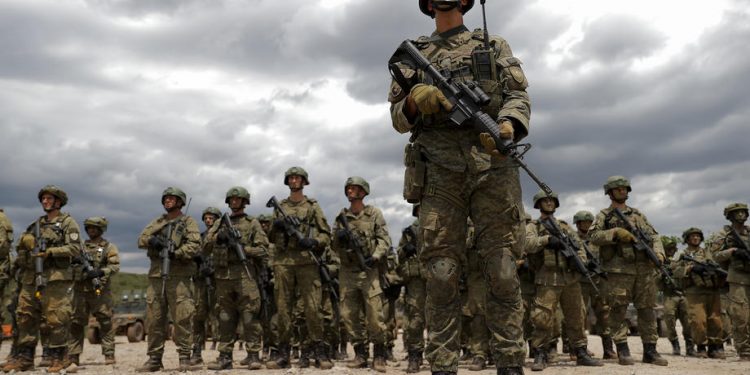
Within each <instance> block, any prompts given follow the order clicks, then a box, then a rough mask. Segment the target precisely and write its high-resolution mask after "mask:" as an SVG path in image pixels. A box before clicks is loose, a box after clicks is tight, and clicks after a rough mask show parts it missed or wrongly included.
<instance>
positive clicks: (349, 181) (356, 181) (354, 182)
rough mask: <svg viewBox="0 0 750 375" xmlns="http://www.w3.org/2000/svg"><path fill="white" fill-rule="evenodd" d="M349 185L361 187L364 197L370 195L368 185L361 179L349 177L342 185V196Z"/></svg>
mask: <svg viewBox="0 0 750 375" xmlns="http://www.w3.org/2000/svg"><path fill="white" fill-rule="evenodd" d="M349 185H355V186H359V187H361V188H362V189H363V190H364V191H365V195H370V184H369V183H368V182H367V180H365V179H364V178H362V177H359V176H351V177H349V178H347V179H346V182H345V183H344V194H345V195H346V187H347V186H349Z"/></svg>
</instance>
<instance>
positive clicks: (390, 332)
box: [381, 294, 398, 348]
mask: <svg viewBox="0 0 750 375" xmlns="http://www.w3.org/2000/svg"><path fill="white" fill-rule="evenodd" d="M381 296H382V297H383V323H384V324H385V345H386V346H387V347H389V348H393V345H394V342H395V341H396V336H397V335H398V332H397V328H396V301H397V300H395V299H389V298H387V297H386V296H385V294H381Z"/></svg>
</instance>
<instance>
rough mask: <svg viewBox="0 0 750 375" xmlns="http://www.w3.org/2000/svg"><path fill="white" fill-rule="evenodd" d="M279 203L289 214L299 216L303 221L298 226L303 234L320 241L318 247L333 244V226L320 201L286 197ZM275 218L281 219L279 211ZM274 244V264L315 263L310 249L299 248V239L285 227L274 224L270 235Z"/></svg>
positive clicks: (275, 213) (296, 264) (295, 264)
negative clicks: (289, 233)
mask: <svg viewBox="0 0 750 375" xmlns="http://www.w3.org/2000/svg"><path fill="white" fill-rule="evenodd" d="M279 205H280V206H281V208H282V209H283V210H284V212H285V213H286V214H287V215H290V216H294V217H297V218H298V219H299V221H300V223H301V225H300V227H299V228H297V229H298V230H299V231H300V233H302V235H303V236H310V237H312V238H314V239H316V240H317V241H318V247H321V248H324V247H326V246H329V245H330V244H331V227H329V226H328V222H327V221H326V217H325V215H324V214H323V209H321V208H320V205H319V204H318V201H316V200H315V199H312V198H308V197H307V196H305V198H304V199H303V200H302V201H300V202H292V201H291V200H289V199H288V198H287V199H284V200H282V201H281V202H279ZM273 218H274V220H276V219H281V216H280V215H279V213H278V212H275V211H274V213H273ZM268 237H269V238H270V239H271V242H272V243H273V244H274V252H275V253H274V257H273V259H271V264H272V265H283V266H299V265H309V264H315V260H314V259H313V258H312V256H310V253H309V252H308V251H305V250H304V249H301V248H299V246H298V245H297V239H296V238H293V237H290V236H287V235H286V233H285V232H284V229H283V228H278V227H275V226H273V227H272V228H271V232H270V234H269V236H268Z"/></svg>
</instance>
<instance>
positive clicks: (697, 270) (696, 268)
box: [690, 263, 707, 276]
mask: <svg viewBox="0 0 750 375" xmlns="http://www.w3.org/2000/svg"><path fill="white" fill-rule="evenodd" d="M706 271H707V270H706V266H704V265H702V264H697V263H696V264H693V266H692V267H690V272H692V273H694V274H696V275H701V276H702V275H705V274H706Z"/></svg>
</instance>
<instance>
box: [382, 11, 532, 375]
mask: <svg viewBox="0 0 750 375" xmlns="http://www.w3.org/2000/svg"><path fill="white" fill-rule="evenodd" d="M473 5H474V1H473V0H420V1H419V8H420V10H421V11H422V13H424V14H425V15H428V16H430V17H434V18H435V26H436V31H435V32H434V33H433V34H432V36H431V37H421V38H420V39H419V40H417V42H416V43H417V45H418V46H419V47H418V48H420V49H421V51H420V52H421V53H422V55H423V56H426V57H427V58H428V59H430V61H431V62H432V64H433V65H434V66H435V68H436V69H438V70H442V69H444V70H448V71H450V72H451V73H452V78H453V79H454V80H456V81H458V82H463V81H467V80H471V81H481V82H483V83H482V88H484V89H485V91H486V94H487V95H488V96H489V98H490V102H489V103H490V104H489V105H487V106H483V107H482V110H483V111H484V112H485V113H486V114H488V115H489V116H490V118H491V121H492V122H495V123H497V128H498V133H499V137H500V138H501V139H503V140H506V141H510V140H512V141H519V140H521V139H523V138H524V137H525V136H526V135H527V134H528V125H529V116H530V103H529V98H528V95H527V94H526V91H525V90H526V87H527V86H528V83H527V81H526V77H525V75H524V73H523V71H522V69H521V67H520V61H519V60H518V59H517V58H514V57H513V55H512V52H511V49H510V47H509V45H508V43H507V42H506V41H505V40H503V39H501V38H499V37H494V36H493V37H492V38H491V43H492V46H491V47H490V50H489V51H488V54H485V55H483V56H485V57H487V59H486V60H483V61H484V64H481V62H480V61H477V63H480V65H482V66H481V67H482V69H481V70H478V69H476V68H475V64H472V52H473V51H474V50H475V49H476V48H481V47H482V46H483V45H484V43H483V41H482V39H483V38H482V36H483V34H484V33H483V32H482V31H481V30H478V31H475V32H473V33H472V32H471V31H469V30H468V29H467V28H466V26H464V24H463V14H464V13H466V12H467V11H469V10H470V9H471V8H472V7H473ZM401 70H402V72H403V73H404V75H406V76H407V77H411V78H410V79H411V80H413V81H416V82H418V83H417V84H415V85H413V86H411V88H409V87H402V86H401V85H400V84H397V83H396V82H394V83H393V84H392V85H391V90H390V93H389V97H388V100H389V102H390V103H391V119H392V122H393V128H394V129H395V130H396V131H398V132H399V133H406V132H411V133H412V140H413V143H411V144H410V145H409V146H408V147H407V150H408V151H407V155H406V158H405V160H406V161H407V162H408V164H409V166H408V167H407V168H408V169H407V176H406V178H405V185H406V186H405V189H404V190H405V191H404V197H405V198H407V200H408V201H410V202H414V201H421V209H420V215H419V227H420V231H421V232H422V233H421V235H420V238H422V239H423V240H424V241H423V243H422V246H423V249H422V254H421V255H420V260H421V261H422V264H423V269H424V270H425V272H426V275H425V277H426V280H427V281H426V286H427V288H426V290H427V298H426V303H425V310H426V316H427V321H428V322H429V324H428V335H429V340H428V343H427V348H426V353H427V358H428V359H429V361H430V365H431V370H432V372H433V373H440V374H451V373H456V372H457V370H458V359H459V350H460V342H459V338H460V337H461V334H460V331H461V327H460V321H461V319H460V316H461V310H460V308H461V304H460V302H461V301H460V298H459V292H458V290H459V278H460V275H461V259H462V257H463V256H464V251H465V240H466V219H467V217H471V219H472V221H473V222H474V225H475V226H476V230H477V233H478V236H477V239H476V244H477V251H478V252H479V254H480V257H481V260H482V263H483V264H485V265H486V268H485V270H486V273H485V282H486V283H487V299H486V303H487V307H486V308H487V311H486V314H487V316H492V317H493V319H489V320H488V322H487V325H488V329H489V330H490V355H492V356H493V358H494V360H495V363H496V366H497V368H498V373H499V374H501V375H502V374H522V373H523V369H522V366H523V361H524V356H525V351H524V348H523V346H524V344H523V330H522V328H521V321H522V318H523V306H522V303H521V294H520V290H519V281H518V275H517V274H516V259H520V258H521V256H522V252H523V242H524V234H525V233H524V227H523V225H522V218H523V208H522V205H521V186H520V183H519V176H518V168H517V166H516V163H514V162H513V161H512V160H509V159H506V158H503V157H502V156H501V155H500V153H499V152H498V151H497V149H496V143H495V142H494V141H493V140H492V138H491V137H490V135H489V133H483V132H479V131H477V130H475V129H473V128H471V126H465V127H457V126H455V125H454V124H453V123H452V122H451V120H450V119H449V113H450V112H449V111H450V110H451V109H452V107H453V105H452V104H451V103H450V102H449V101H448V100H447V99H446V97H445V95H444V94H443V93H442V92H441V91H440V89H438V88H437V87H436V86H434V85H433V81H432V80H428V79H426V77H425V75H424V72H422V71H417V72H415V71H413V70H410V69H407V68H403V69H401Z"/></svg>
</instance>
